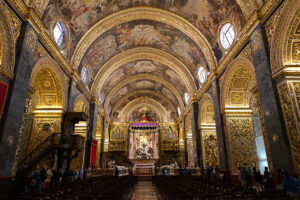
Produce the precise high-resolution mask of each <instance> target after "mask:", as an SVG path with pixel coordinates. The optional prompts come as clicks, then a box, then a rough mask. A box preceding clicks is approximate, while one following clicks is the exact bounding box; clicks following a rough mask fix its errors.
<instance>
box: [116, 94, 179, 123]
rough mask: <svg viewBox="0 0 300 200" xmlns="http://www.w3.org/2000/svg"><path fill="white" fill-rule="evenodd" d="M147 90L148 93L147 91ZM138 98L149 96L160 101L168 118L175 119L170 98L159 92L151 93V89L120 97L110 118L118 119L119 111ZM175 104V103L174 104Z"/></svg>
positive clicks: (174, 111) (175, 115) (174, 110)
mask: <svg viewBox="0 0 300 200" xmlns="http://www.w3.org/2000/svg"><path fill="white" fill-rule="evenodd" d="M147 92H148V93H147ZM138 98H149V99H154V100H156V101H157V102H160V104H161V105H162V106H163V107H164V108H165V109H166V111H167V113H168V114H170V116H169V119H170V121H171V122H174V121H176V120H177V118H178V117H177V114H176V109H175V108H174V105H173V104H172V103H170V100H168V99H167V98H165V97H163V96H160V95H159V93H153V92H152V91H151V90H147V91H143V90H142V91H138V92H135V93H131V95H129V96H125V97H123V98H122V99H120V100H119V101H118V102H117V103H116V104H115V105H114V106H113V109H112V114H111V119H112V120H114V121H119V120H120V117H121V116H119V113H120V111H121V110H122V109H123V108H124V107H125V106H126V105H127V104H128V103H130V102H131V101H133V100H134V99H138ZM175 106H176V105H175Z"/></svg>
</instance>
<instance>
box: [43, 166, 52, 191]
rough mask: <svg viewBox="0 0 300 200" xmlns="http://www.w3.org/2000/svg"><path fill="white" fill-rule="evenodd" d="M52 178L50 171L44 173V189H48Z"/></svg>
mask: <svg viewBox="0 0 300 200" xmlns="http://www.w3.org/2000/svg"><path fill="white" fill-rule="evenodd" d="M52 176H53V174H52V171H51V169H48V170H47V172H46V179H45V189H48V188H49V186H50V182H51V179H52Z"/></svg>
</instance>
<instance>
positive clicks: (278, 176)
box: [273, 169, 283, 190]
mask: <svg viewBox="0 0 300 200" xmlns="http://www.w3.org/2000/svg"><path fill="white" fill-rule="evenodd" d="M273 179H274V184H275V189H276V190H283V186H282V179H283V177H282V173H281V169H278V170H277V172H276V173H275V174H274V178H273Z"/></svg>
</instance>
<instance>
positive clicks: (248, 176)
mask: <svg viewBox="0 0 300 200" xmlns="http://www.w3.org/2000/svg"><path fill="white" fill-rule="evenodd" d="M244 169H245V175H246V184H247V186H248V187H251V186H252V171H251V168H250V167H249V166H248V164H247V163H244Z"/></svg>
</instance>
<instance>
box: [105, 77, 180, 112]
mask: <svg viewBox="0 0 300 200" xmlns="http://www.w3.org/2000/svg"><path fill="white" fill-rule="evenodd" d="M138 90H152V91H154V92H157V93H159V94H162V95H163V96H164V97H166V98H167V99H168V100H169V101H170V102H171V103H172V104H173V105H174V106H176V107H177V106H179V102H178V100H177V98H176V97H175V96H174V94H173V93H172V92H171V91H170V90H169V89H168V88H166V87H164V86H163V85H162V84H160V83H158V82H154V81H151V80H139V81H134V82H131V83H129V84H127V85H126V86H124V87H122V88H121V89H120V90H119V91H118V92H117V93H116V94H115V95H114V96H113V98H112V99H111V100H110V106H113V105H115V104H116V103H118V101H119V100H120V99H121V98H122V97H123V96H124V95H126V94H129V93H134V92H135V91H138ZM131 100H133V99H131Z"/></svg>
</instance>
